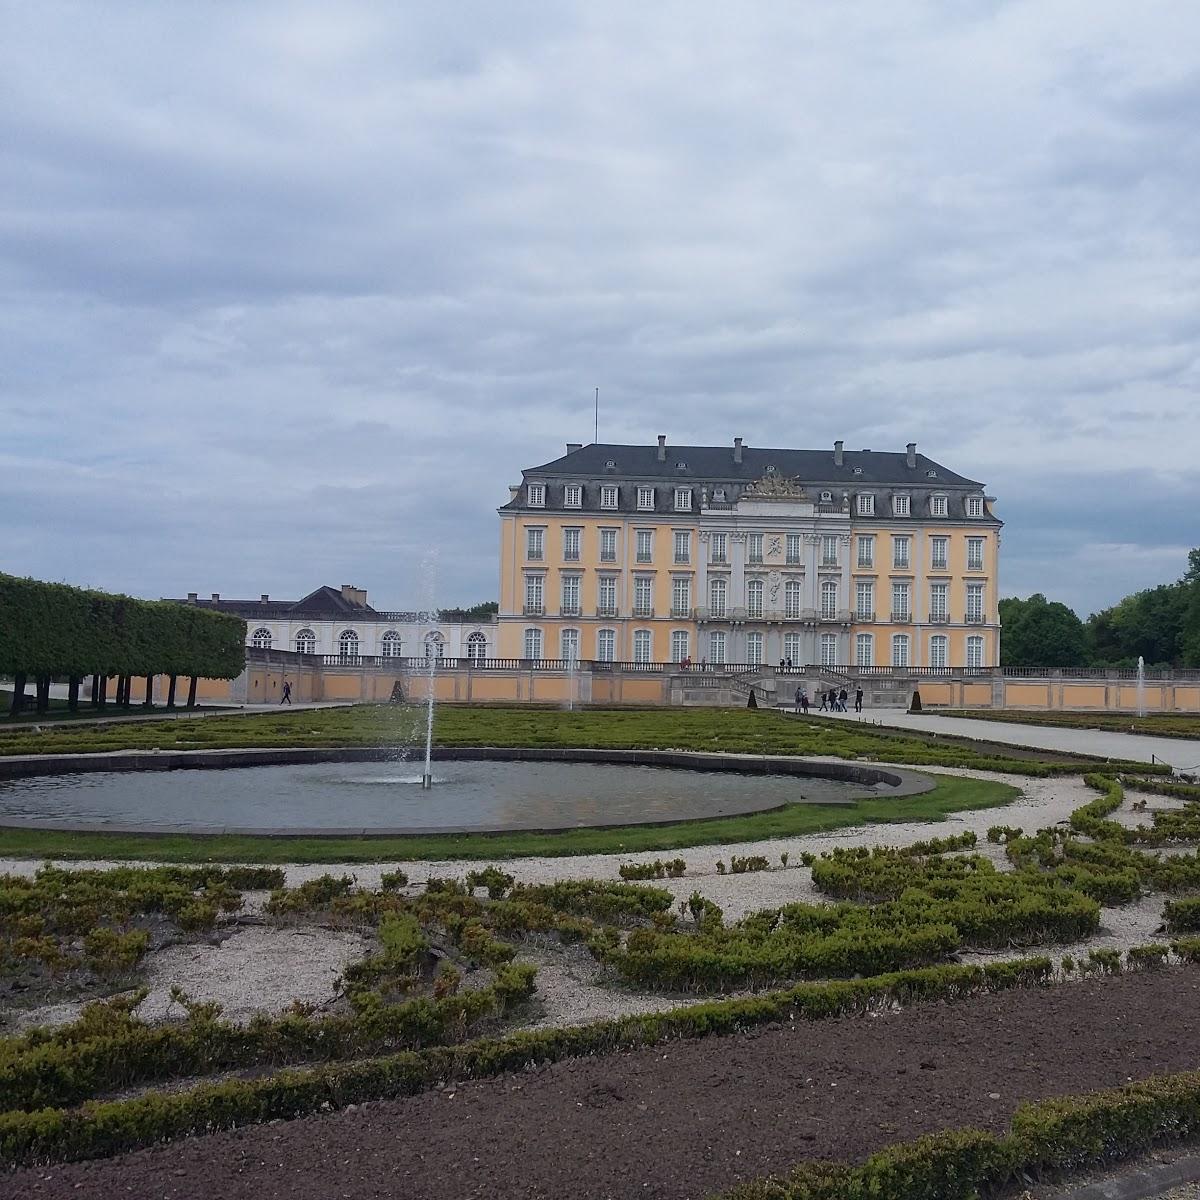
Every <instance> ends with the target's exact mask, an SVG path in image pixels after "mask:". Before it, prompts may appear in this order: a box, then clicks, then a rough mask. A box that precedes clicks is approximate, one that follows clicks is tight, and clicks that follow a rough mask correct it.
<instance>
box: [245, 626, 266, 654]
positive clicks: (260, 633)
mask: <svg viewBox="0 0 1200 1200" xmlns="http://www.w3.org/2000/svg"><path fill="white" fill-rule="evenodd" d="M250 645H252V646H253V647H254V648H255V650H270V648H271V631H270V630H269V629H263V628H261V627H260V628H258V629H256V630H255V631H254V633H253V634H252V635H251V637H250Z"/></svg>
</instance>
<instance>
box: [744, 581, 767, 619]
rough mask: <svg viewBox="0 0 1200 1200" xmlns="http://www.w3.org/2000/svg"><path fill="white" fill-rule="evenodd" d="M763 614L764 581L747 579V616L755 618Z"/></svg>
mask: <svg viewBox="0 0 1200 1200" xmlns="http://www.w3.org/2000/svg"><path fill="white" fill-rule="evenodd" d="M762 615H763V581H762V580H761V579H748V580H747V581H746V616H748V617H753V618H755V619H757V618H760V617H761V616H762Z"/></svg>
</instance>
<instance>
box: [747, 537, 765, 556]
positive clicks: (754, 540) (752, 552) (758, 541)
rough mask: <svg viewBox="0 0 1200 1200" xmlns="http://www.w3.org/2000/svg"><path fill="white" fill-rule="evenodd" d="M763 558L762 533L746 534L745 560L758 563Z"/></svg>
mask: <svg viewBox="0 0 1200 1200" xmlns="http://www.w3.org/2000/svg"><path fill="white" fill-rule="evenodd" d="M762 560H763V535H762V534H761V533H748V534H746V561H747V562H751V563H760V562H762Z"/></svg>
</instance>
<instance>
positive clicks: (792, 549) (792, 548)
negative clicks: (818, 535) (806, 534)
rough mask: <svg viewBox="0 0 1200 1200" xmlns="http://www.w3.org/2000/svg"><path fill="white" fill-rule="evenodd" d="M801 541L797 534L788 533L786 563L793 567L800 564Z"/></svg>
mask: <svg viewBox="0 0 1200 1200" xmlns="http://www.w3.org/2000/svg"><path fill="white" fill-rule="evenodd" d="M802 540H803V539H802V538H801V537H800V535H799V534H798V533H789V534H788V535H787V561H788V562H789V563H790V564H791V565H792V566H793V567H794V566H797V565H799V563H800V557H801V551H802V550H803V545H802Z"/></svg>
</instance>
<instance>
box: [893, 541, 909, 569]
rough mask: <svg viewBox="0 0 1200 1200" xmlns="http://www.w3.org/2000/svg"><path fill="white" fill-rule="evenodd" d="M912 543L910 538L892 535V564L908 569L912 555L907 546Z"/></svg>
mask: <svg viewBox="0 0 1200 1200" xmlns="http://www.w3.org/2000/svg"><path fill="white" fill-rule="evenodd" d="M911 543H912V538H908V537H894V538H892V566H893V567H900V568H902V569H904V570H907V569H908V565H909V563H910V562H911V561H912V557H911V555H910V553H909V547H910V545H911Z"/></svg>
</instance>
